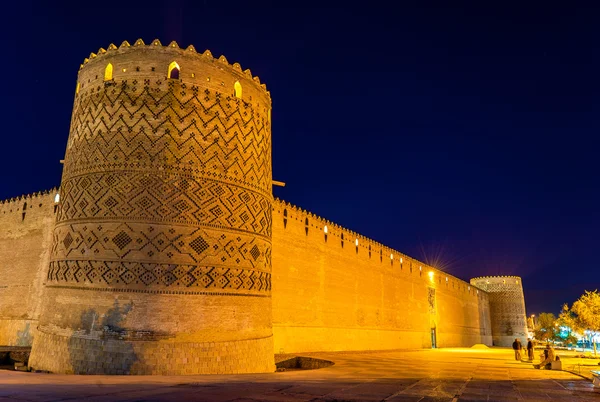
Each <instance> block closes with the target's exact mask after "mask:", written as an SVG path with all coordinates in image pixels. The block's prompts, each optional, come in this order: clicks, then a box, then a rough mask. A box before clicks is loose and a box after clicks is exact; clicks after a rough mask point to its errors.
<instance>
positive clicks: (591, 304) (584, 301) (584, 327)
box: [559, 290, 600, 354]
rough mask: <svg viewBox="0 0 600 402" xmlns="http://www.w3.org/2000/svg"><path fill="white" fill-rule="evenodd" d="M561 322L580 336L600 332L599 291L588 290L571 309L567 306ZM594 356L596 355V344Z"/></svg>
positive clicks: (563, 311) (561, 316) (560, 317)
mask: <svg viewBox="0 0 600 402" xmlns="http://www.w3.org/2000/svg"><path fill="white" fill-rule="evenodd" d="M559 322H560V324H561V325H565V326H568V327H569V328H571V329H572V330H573V331H574V332H578V333H580V334H583V332H584V331H593V332H600V294H599V293H598V291H597V290H595V291H593V292H589V291H587V290H586V291H585V293H584V294H583V295H581V297H580V298H579V299H577V301H576V302H575V303H573V305H572V306H571V308H569V306H568V305H567V304H565V305H564V306H563V309H562V312H561V313H560V316H559ZM594 354H596V343H595V342H594Z"/></svg>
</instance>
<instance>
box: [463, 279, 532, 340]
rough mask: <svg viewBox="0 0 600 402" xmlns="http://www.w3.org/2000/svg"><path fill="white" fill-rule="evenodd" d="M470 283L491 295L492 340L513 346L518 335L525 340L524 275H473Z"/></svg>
mask: <svg viewBox="0 0 600 402" xmlns="http://www.w3.org/2000/svg"><path fill="white" fill-rule="evenodd" d="M471 285H473V286H476V287H478V288H479V289H481V290H484V291H485V292H487V293H488V295H489V301H490V317H491V322H492V341H493V344H494V345H495V346H511V345H512V343H513V342H514V340H515V338H519V339H520V340H521V342H524V341H525V340H526V339H527V314H526V312H525V297H524V295H523V284H522V283H521V278H520V277H518V276H484V277H480V278H473V279H471Z"/></svg>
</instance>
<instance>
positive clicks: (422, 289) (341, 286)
mask: <svg viewBox="0 0 600 402" xmlns="http://www.w3.org/2000/svg"><path fill="white" fill-rule="evenodd" d="M325 227H327V228H326V229H325ZM325 230H326V232H325ZM357 243H358V245H357ZM432 328H435V332H436V336H437V346H438V347H451V346H472V345H473V344H476V343H485V344H488V345H491V324H490V314H489V308H488V297H487V294H486V293H485V292H482V291H480V290H478V289H476V288H475V287H473V286H471V285H470V284H468V283H466V282H464V281H462V280H460V279H458V278H455V277H453V276H451V275H447V274H445V273H443V272H440V271H437V270H435V269H433V268H431V267H429V266H427V265H425V264H423V263H421V262H419V261H417V260H415V259H413V258H410V257H408V256H406V255H403V254H401V253H399V252H398V251H396V250H392V249H390V248H388V247H385V246H383V245H381V244H379V243H377V242H374V241H372V240H370V239H367V238H365V237H364V236H361V235H359V234H356V233H353V232H351V231H349V230H346V229H344V228H342V227H339V226H338V225H335V224H332V223H331V222H327V221H325V220H324V219H321V218H319V217H315V216H314V215H312V214H310V213H307V212H306V211H302V210H301V209H299V208H297V207H295V206H292V205H289V204H286V203H285V202H282V201H278V200H276V201H275V203H274V211H273V332H274V336H275V352H277V353H278V352H286V353H288V352H300V351H322V350H369V349H398V348H429V347H431V344H432V339H431V332H432Z"/></svg>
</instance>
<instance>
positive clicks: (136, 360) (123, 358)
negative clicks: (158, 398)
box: [29, 331, 275, 375]
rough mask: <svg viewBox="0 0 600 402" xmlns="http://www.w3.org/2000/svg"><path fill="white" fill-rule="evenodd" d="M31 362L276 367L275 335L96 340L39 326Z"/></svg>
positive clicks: (74, 370) (106, 368) (123, 370)
mask: <svg viewBox="0 0 600 402" xmlns="http://www.w3.org/2000/svg"><path fill="white" fill-rule="evenodd" d="M29 366H30V367H31V368H32V369H34V370H44V371H49V372H52V373H63V374H137V375H144V374H160V375H186V374H242V373H267V372H273V371H275V361H274V355H273V337H272V336H270V337H267V338H262V339H250V340H238V341H231V342H206V343H178V342H167V341H129V340H117V339H108V340H98V339H87V338H84V337H77V336H70V337H66V336H61V335H55V334H50V333H47V332H42V331H39V332H38V333H37V338H36V341H35V343H34V345H33V348H32V351H31V357H30V359H29Z"/></svg>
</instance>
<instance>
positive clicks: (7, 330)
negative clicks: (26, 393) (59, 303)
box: [0, 190, 56, 346]
mask: <svg viewBox="0 0 600 402" xmlns="http://www.w3.org/2000/svg"><path fill="white" fill-rule="evenodd" d="M55 194H56V190H52V191H50V192H45V193H40V194H34V195H27V196H23V197H19V198H18V199H13V200H7V201H4V202H1V203H0V228H1V230H0V345H9V346H15V345H18V346H30V345H31V343H32V341H33V338H34V336H35V328H36V327H37V321H38V318H39V306H40V302H41V299H42V298H41V292H42V288H43V282H44V277H45V273H46V271H47V268H48V259H49V254H50V244H51V234H52V227H53V223H54V206H55V203H54V197H55Z"/></svg>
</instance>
